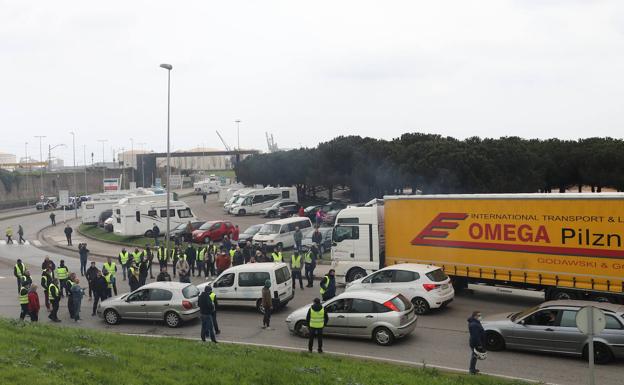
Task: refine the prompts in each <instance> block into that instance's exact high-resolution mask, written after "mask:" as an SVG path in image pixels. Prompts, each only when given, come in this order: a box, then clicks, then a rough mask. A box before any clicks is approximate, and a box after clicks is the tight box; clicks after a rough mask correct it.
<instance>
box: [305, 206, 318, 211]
mask: <svg viewBox="0 0 624 385" xmlns="http://www.w3.org/2000/svg"><path fill="white" fill-rule="evenodd" d="M316 207H317V206H308V207H306V208H305V211H312V210H314V209H315V208H316Z"/></svg>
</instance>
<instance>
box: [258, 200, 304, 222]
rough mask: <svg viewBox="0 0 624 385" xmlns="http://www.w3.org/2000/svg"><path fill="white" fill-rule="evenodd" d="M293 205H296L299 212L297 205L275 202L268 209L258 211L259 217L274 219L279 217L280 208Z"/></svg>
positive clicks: (287, 202)
mask: <svg viewBox="0 0 624 385" xmlns="http://www.w3.org/2000/svg"><path fill="white" fill-rule="evenodd" d="M293 205H296V206H297V210H299V203H296V202H290V201H284V202H275V203H273V205H271V206H270V207H267V208H264V209H262V210H260V215H262V216H263V217H269V218H275V217H277V216H278V215H279V211H280V208H282V207H285V206H293Z"/></svg>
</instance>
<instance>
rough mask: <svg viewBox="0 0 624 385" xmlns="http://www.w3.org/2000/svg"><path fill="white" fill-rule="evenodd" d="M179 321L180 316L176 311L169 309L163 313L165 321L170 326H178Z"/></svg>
mask: <svg viewBox="0 0 624 385" xmlns="http://www.w3.org/2000/svg"><path fill="white" fill-rule="evenodd" d="M180 321H181V320H180V316H179V315H178V314H177V313H174V312H172V311H170V312H168V313H166V314H165V323H166V324H167V326H169V327H170V328H177V327H178V326H180Z"/></svg>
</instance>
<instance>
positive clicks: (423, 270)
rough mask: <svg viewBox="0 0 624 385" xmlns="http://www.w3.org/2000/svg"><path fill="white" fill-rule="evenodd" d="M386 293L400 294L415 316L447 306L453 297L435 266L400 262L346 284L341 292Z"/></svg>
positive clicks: (440, 272) (445, 276) (446, 280)
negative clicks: (408, 303) (381, 291)
mask: <svg viewBox="0 0 624 385" xmlns="http://www.w3.org/2000/svg"><path fill="white" fill-rule="evenodd" d="M373 289H375V290H389V291H392V292H396V293H401V294H403V296H405V298H407V299H408V300H409V301H410V302H411V303H412V304H414V309H415V311H416V314H426V313H428V312H429V310H430V309H434V308H440V307H444V306H446V305H448V304H449V303H450V302H451V301H452V300H453V298H455V290H454V289H453V285H452V284H451V280H450V278H449V277H448V276H447V275H446V274H445V273H444V271H442V269H440V268H439V267H437V266H432V265H421V264H417V263H401V264H397V265H391V266H388V267H384V268H383V269H381V270H378V271H376V272H374V273H372V274H370V275H368V276H366V277H364V278H360V279H357V280H355V281H352V282H350V283H348V284H347V287H346V288H345V291H352V290H373Z"/></svg>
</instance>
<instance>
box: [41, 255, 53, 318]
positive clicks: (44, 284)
mask: <svg viewBox="0 0 624 385" xmlns="http://www.w3.org/2000/svg"><path fill="white" fill-rule="evenodd" d="M53 279H54V277H53V273H52V266H51V265H47V266H46V268H45V270H43V271H42V272H41V290H43V298H44V301H45V306H46V309H47V310H48V311H50V297H49V296H48V293H49V290H48V289H49V288H50V285H51V284H52V280H53Z"/></svg>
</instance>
